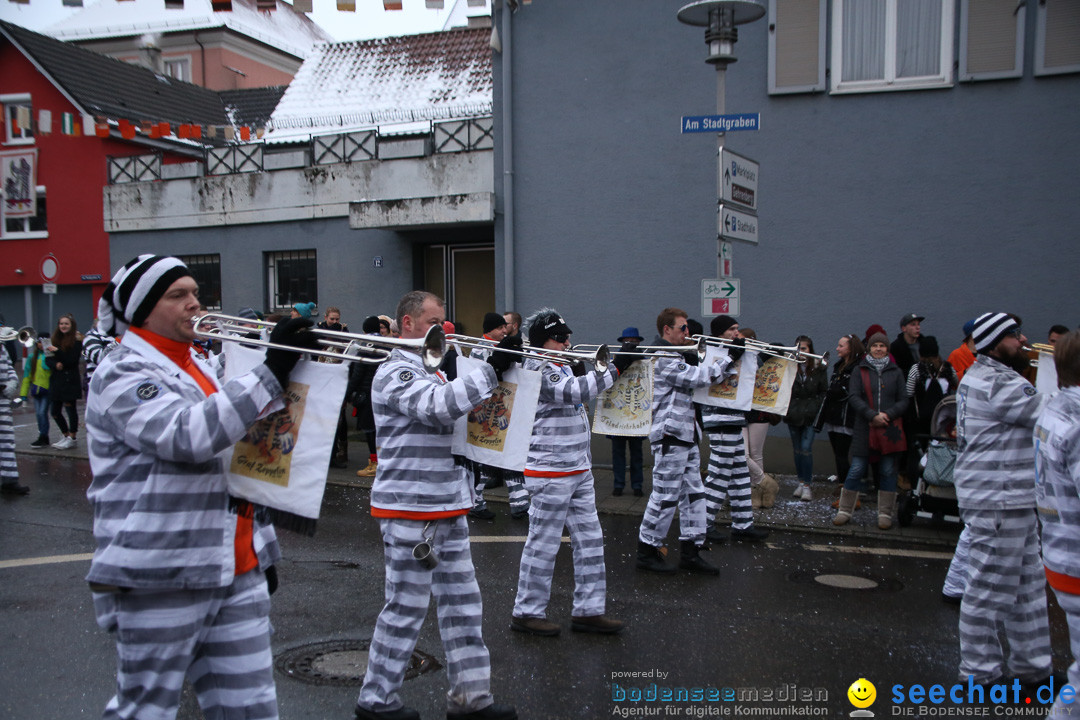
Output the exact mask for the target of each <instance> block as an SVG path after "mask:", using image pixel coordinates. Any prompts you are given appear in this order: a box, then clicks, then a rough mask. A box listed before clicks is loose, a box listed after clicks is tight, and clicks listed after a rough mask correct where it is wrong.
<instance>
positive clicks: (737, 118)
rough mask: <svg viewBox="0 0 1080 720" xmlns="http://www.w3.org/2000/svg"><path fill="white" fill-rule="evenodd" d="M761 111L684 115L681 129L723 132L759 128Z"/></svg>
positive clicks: (699, 131) (691, 131) (689, 131)
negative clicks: (733, 113)
mask: <svg viewBox="0 0 1080 720" xmlns="http://www.w3.org/2000/svg"><path fill="white" fill-rule="evenodd" d="M760 126H761V113H739V114H737V115H683V118H682V125H681V131H682V132H684V133H702V132H711V133H723V132H734V131H736V130H758V129H760Z"/></svg>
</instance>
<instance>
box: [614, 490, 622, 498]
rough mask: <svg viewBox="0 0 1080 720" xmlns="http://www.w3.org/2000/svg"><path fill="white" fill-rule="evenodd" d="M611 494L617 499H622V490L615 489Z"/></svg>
mask: <svg viewBox="0 0 1080 720" xmlns="http://www.w3.org/2000/svg"><path fill="white" fill-rule="evenodd" d="M611 494H612V495H614V496H615V497H622V488H615V489H614V490H612V491H611Z"/></svg>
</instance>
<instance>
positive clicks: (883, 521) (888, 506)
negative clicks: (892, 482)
mask: <svg viewBox="0 0 1080 720" xmlns="http://www.w3.org/2000/svg"><path fill="white" fill-rule="evenodd" d="M894 517H896V493H894V492H885V491H884V490H878V494H877V526H878V528H879V529H881V530H888V529H889V528H891V527H892V523H893V518H894Z"/></svg>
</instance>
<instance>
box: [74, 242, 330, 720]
mask: <svg viewBox="0 0 1080 720" xmlns="http://www.w3.org/2000/svg"><path fill="white" fill-rule="evenodd" d="M198 311H199V299H198V285H197V284H196V282H195V279H194V278H193V277H192V276H191V273H190V272H189V271H188V269H187V267H186V266H185V265H184V264H183V263H182V262H181V261H179V260H177V259H176V258H171V257H161V256H157V255H140V256H139V257H137V258H135V259H134V260H132V261H131V262H129V263H128V264H126V265H125V266H124V267H122V268H121V269H120V270H118V271H117V272H116V274H115V275H114V276H113V278H112V280H111V281H110V282H109V283H108V285H106V287H105V291H104V293H103V295H102V297H101V301H100V303H99V305H98V323H99V326H100V327H101V328H102V329H103V331H105V332H107V333H108V334H109V335H117V334H122V335H123V336H122V338H121V341H120V347H118V348H116V349H115V350H113V351H112V352H111V353H109V354H108V355H107V356H105V358H104V359H103V360H102V362H101V364H100V365H99V366H98V368H97V371H96V372H95V373H94V376H93V378H92V379H91V381H90V392H89V394H88V396H87V403H86V427H87V431H88V436H89V439H90V440H89V443H88V450H89V455H90V469H91V471H92V473H93V481H92V482H91V484H90V488H89V489H88V490H87V493H86V495H87V498H88V499H89V501H90V504H91V506H92V507H93V511H94V526H93V532H94V539H95V541H96V548H97V549H96V550H95V552H94V557H93V560H92V561H91V563H90V571H89V574H88V575H87V580H88V581H89V583H90V590H91V591H92V593H93V602H94V612H95V614H96V616H97V621H98V624H99V625H100V626H101V627H102V628H104V629H106V630H108V631H110V632H111V633H113V634H114V635H115V639H116V649H117V655H118V663H117V681H116V684H115V688H116V695H115V696H114V697H113V699H112V700H111V701H110V702H109V704H108V705H107V707H106V711H105V715H106V717H149V716H151V715H153V716H154V717H175V715H176V712H177V709H178V707H179V704H180V694H181V689H182V685H183V682H184V680H185V676H187V675H189V674H190V677H189V678H188V679H190V680H191V682H192V684H193V686H194V689H195V693H196V696H197V697H198V700H199V704H200V706H202V708H203V710H204V712H205V713H206V714H208V715H209V714H210V713H211V712H212V713H213V714H214V715H215V716H224V715H228V716H240V715H242V716H244V717H248V718H263V719H267V720H269V719H272V718H277V716H278V714H277V697H276V690H275V687H274V674H273V656H272V654H271V648H270V620H269V610H270V602H269V593H271V592H273V589H274V587H276V582H277V581H276V573H275V571H274V569H273V565H274V563H275V562H276V561H277V560H278V559H279V558H280V557H281V552H280V550H279V548H278V543H277V538H276V536H275V534H274V528H273V526H272V525H270V524H269V523H268V522H264V521H263V520H262V519H261V517H262V514H261V513H258V512H254V511H253V508H252V507H251V505H250V504H249V503H246V502H245V501H243V500H240V499H237V498H232V497H230V495H229V487H228V483H227V480H226V475H227V468H226V466H225V462H224V460H223V459H222V455H223V453H224V451H225V450H227V449H228V448H230V447H231V446H232V445H234V444H235V443H237V442H238V441H239V440H241V439H242V438H243V437H244V436H245V435H246V434H247V432H248V429H249V428H250V427H251V426H252V425H253V424H254V423H255V422H256V419H257V418H258V417H259V416H260V414H261V413H263V412H264V410H266V409H268V408H269V406H270V404H271V403H272V402H273V401H275V400H276V399H277V398H279V397H280V396H281V394H282V392H283V388H284V387H285V386H286V385H287V384H288V379H289V374H290V372H291V371H292V368H293V366H294V365H295V364H296V361H297V360H298V359H299V357H300V353H299V352H293V351H290V350H287V349H271V350H268V351H267V353H266V359H265V361H264V362H263V363H261V364H259V365H256V366H255V368H254V369H253V370H250V371H249V372H246V373H242V374H240V375H238V376H237V377H235V378H233V379H232V380H229V381H228V382H225V381H224V380H223V377H224V365H223V363H224V358H223V356H217V357H216V358H214V359H213V362H214V363H216V365H215V366H211V364H210V363H209V362H203V361H202V360H201V359H198V357H197V355H196V353H195V351H194V350H193V348H192V340H194V339H195V333H194V326H193V325H192V318H193V317H195V316H196V314H197V312H198ZM310 324H311V323H310V321H304V320H290V321H286V322H283V323H282V324H280V325H279V326H278V327H276V328H275V329H274V332H273V333H272V334H271V336H270V340H271V341H273V342H275V343H278V344H279V345H288V346H291V347H295V348H297V349H298V350H303V349H312V348H314V347H315V346H316V342H315V338H314V336H312V335H311V333H306V332H304V330H305V329H306V328H307V327H308V326H310ZM193 530H197V532H196V531H193ZM225 686H227V687H228V692H225V693H223V692H221V688H222V687H225Z"/></svg>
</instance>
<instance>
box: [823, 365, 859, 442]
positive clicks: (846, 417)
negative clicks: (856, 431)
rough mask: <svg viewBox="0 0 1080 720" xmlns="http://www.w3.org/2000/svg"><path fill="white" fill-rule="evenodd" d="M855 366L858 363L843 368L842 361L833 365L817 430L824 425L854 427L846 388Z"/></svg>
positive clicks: (853, 418) (853, 414)
mask: <svg viewBox="0 0 1080 720" xmlns="http://www.w3.org/2000/svg"><path fill="white" fill-rule="evenodd" d="M856 366H858V363H851V364H850V365H847V366H845V365H844V361H843V360H837V361H836V364H835V365H833V371H832V379H831V380H830V381H829V388H828V390H826V391H825V402H824V403H823V404H822V406H821V415H820V416H819V418H818V430H820V429H821V428H822V426H824V425H825V424H826V423H828V424H829V425H836V426H838V427H846V428H852V427H855V413H853V412H851V411H850V407H849V406H848V387H849V386H850V385H851V373H852V372H853V371H854V370H855V368H856Z"/></svg>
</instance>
